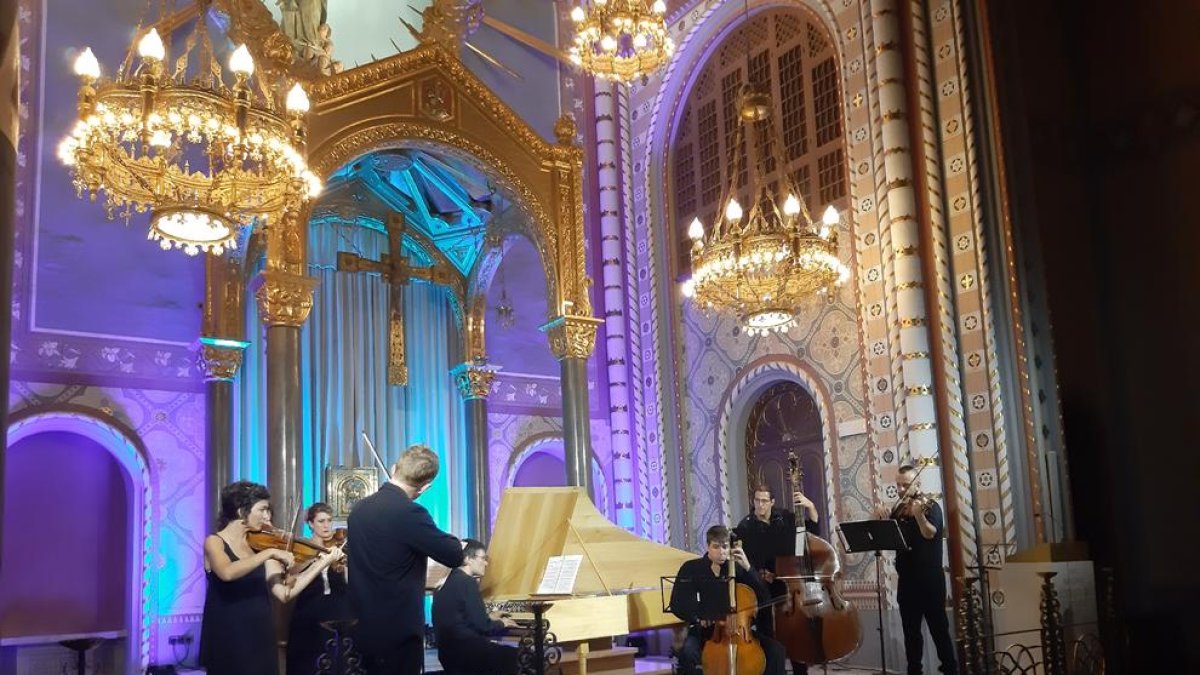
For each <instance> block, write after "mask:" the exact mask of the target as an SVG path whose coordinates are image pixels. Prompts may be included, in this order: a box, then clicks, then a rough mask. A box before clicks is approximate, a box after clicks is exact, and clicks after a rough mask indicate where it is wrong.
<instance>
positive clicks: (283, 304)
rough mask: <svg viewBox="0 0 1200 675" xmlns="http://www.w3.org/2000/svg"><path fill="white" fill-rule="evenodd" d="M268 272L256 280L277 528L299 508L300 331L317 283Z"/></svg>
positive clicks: (301, 474) (301, 429) (301, 431)
mask: <svg viewBox="0 0 1200 675" xmlns="http://www.w3.org/2000/svg"><path fill="white" fill-rule="evenodd" d="M267 255H268V269H266V270H264V271H263V272H262V273H261V274H259V276H258V278H257V279H256V280H255V285H256V286H257V288H256V291H255V296H256V298H257V300H258V311H259V316H261V317H262V320H263V323H265V324H266V326H267V330H266V333H267V488H268V489H270V491H271V499H272V506H273V507H274V509H275V514H276V524H280V523H282V524H284V525H286V524H287V523H288V522H290V521H291V518H292V515H293V514H294V513H295V512H296V510H297V509H298V508H300V506H301V500H302V499H303V494H302V490H303V481H304V465H303V459H304V447H303V443H304V408H303V397H302V396H301V388H300V387H301V384H300V372H301V353H300V326H301V325H303V323H304V321H305V320H306V319H308V314H309V312H311V311H312V303H313V288H314V287H315V286H316V283H317V282H316V279H313V278H311V277H309V276H307V275H303V274H296V273H292V272H290V271H285V270H279V269H275V270H272V269H270V262H269V261H270V256H271V253H270V249H269V248H268V254H267Z"/></svg>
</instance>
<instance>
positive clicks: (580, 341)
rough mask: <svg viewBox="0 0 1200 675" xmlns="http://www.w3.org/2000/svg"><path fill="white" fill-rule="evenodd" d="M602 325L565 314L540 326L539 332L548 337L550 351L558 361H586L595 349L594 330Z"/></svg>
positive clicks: (587, 317) (594, 320) (597, 321)
mask: <svg viewBox="0 0 1200 675" xmlns="http://www.w3.org/2000/svg"><path fill="white" fill-rule="evenodd" d="M602 323H604V322H603V321H602V320H600V319H597V318H594V317H590V316H578V315H573V314H565V315H562V316H558V317H555V318H554V319H553V320H551V321H550V323H547V324H546V325H544V326H542V328H541V331H542V332H543V333H545V334H546V335H548V336H549V337H550V351H552V352H554V357H555V358H557V359H558V360H560V361H561V360H563V359H586V358H587V357H589V356H591V354H592V350H593V349H595V347H596V328H597V327H599V326H600V324H602Z"/></svg>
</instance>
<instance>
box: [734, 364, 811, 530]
mask: <svg viewBox="0 0 1200 675" xmlns="http://www.w3.org/2000/svg"><path fill="white" fill-rule="evenodd" d="M789 452H794V453H796V457H797V458H798V459H799V460H800V468H801V470H802V471H803V472H804V480H803V483H802V486H801V489H802V490H803V491H804V494H805V495H806V496H807V497H808V498H809V499H811V500H812V501H813V503H814V504H816V505H817V511H818V512H819V513H820V514H821V521H822V522H825V516H826V515H827V514H826V513H825V505H826V504H827V503H828V501H827V497H828V489H827V486H826V484H825V446H824V438H823V435H822V433H821V414H820V412H818V411H817V404H816V402H814V401H813V399H812V396H811V395H809V393H808V392H807V391H806V390H805V389H804V387H801V386H800V385H798V384H796V383H795V382H780V383H779V384H774V385H771V387H770V388H768V389H767V390H766V391H765V392H763V393H762V395H761V396H759V398H758V400H757V401H755V402H754V407H753V408H751V410H750V417H749V419H748V420H747V421H746V477H747V482H748V485H747V486H746V487H747V490H746V493H747V494H749V495H751V496H753V490H754V486H755V484H756V483H759V482H764V483H766V484H767V485H770V486H771V487H772V488H773V489H774V495H775V505H776V506H777V507H779V508H785V509H791V508H792V507H791V485H790V483H789V482H788V453H789Z"/></svg>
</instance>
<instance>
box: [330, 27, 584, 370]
mask: <svg viewBox="0 0 1200 675" xmlns="http://www.w3.org/2000/svg"><path fill="white" fill-rule="evenodd" d="M311 96H312V101H313V107H312V112H311V113H310V114H309V120H308V124H309V126H308V134H309V136H308V138H309V165H310V166H311V167H312V168H313V170H314V172H316V173H317V174H318V175H320V176H322V177H326V178H327V177H328V176H329V175H330V174H332V172H334V171H336V170H337V169H338V168H340V167H341V166H343V165H345V164H346V163H348V162H350V161H352V160H353V159H355V158H357V157H360V156H362V155H365V154H367V153H370V152H373V151H376V150H381V149H387V148H397V147H417V148H425V149H431V150H434V151H437V152H448V153H450V154H453V155H455V156H456V157H459V158H461V159H464V160H466V161H469V162H472V163H474V164H476V165H477V166H478V167H479V168H480V169H481V170H482V171H483V172H484V173H486V174H487V175H488V176H489V177H491V178H492V180H493V181H495V182H496V184H497V185H498V186H499V187H500V189H501V190H503V191H504V192H505V193H506V195H507V196H508V197H509V198H511V199H512V201H513V202H514V203H515V204H516V205H517V206H518V208H520V209H521V211H522V212H523V213H524V215H525V218H512V219H508V220H509V222H508V223H506V224H505V225H504V227H505V228H506V229H510V228H511V229H515V230H516V231H517V232H519V233H520V234H522V235H524V236H526V237H528V238H529V240H530V241H531V242H532V243H533V244H534V246H535V247H536V248H537V250H538V253H539V254H540V256H541V260H542V267H543V271H544V272H545V275H546V293H547V305H548V307H549V308H550V315H549V316H548V317H547V321H548V322H549V323H551V324H554V327H552V328H551V329H550V331H549V332H550V335H551V348H552V349H553V350H554V351H555V354H556V355H557V356H559V357H560V358H562V357H564V356H584V357H586V356H587V354H589V353H590V352H591V350H592V348H593V346H594V340H595V324H594V323H591V322H592V321H593V318H592V306H591V300H590V297H589V292H590V285H591V280H590V279H589V278H588V276H587V269H586V260H585V258H584V252H583V151H582V150H581V149H580V148H579V147H578V146H576V145H575V141H574V137H575V124H574V122H573V121H572V120H571V119H570V118H569V117H564V118H562V119H560V120H559V122H558V124H557V125H556V127H555V133H556V135H557V136H558V139H557V143H550V142H547V141H546V140H544V139H542V138H541V137H540V136H539V135H538V134H537V133H536V132H535V131H534V130H533V129H532V128H530V127H529V125H528V124H526V123H525V121H524V120H523V119H521V118H520V117H519V116H518V115H517V114H516V113H515V112H514V111H513V110H512V109H511V108H509V107H508V106H507V105H506V104H505V103H504V102H503V101H501V100H500V99H499V98H498V97H497V96H496V95H495V94H494V93H492V91H491V90H490V89H488V88H487V87H486V86H485V85H484V84H483V83H482V82H480V81H479V80H478V79H477V78H476V77H475V76H474V74H472V73H471V72H470V71H469V70H467V68H466V67H464V66H463V65H462V63H461V62H460V61H459V60H458V59H457V58H456V57H455V56H453V55H452V54H450V53H449V52H447V51H446V50H445V49H443V48H442V47H440V46H438V45H436V44H428V45H424V46H421V47H418V48H417V49H414V50H412V51H408V52H404V53H402V54H397V55H395V56H393V57H391V58H389V59H385V60H383V61H377V62H375V63H372V64H370V65H367V66H364V67H361V68H355V69H354V70H351V71H347V72H344V73H341V74H339V75H335V76H333V77H330V78H328V79H325V80H322V81H321V82H319V83H318V84H316V85H314V86H313V87H312V91H311ZM500 234H501V233H499V232H496V233H489V240H490V242H491V244H490V246H494V245H495V242H496V240H497V238H498V235H500ZM492 235H497V236H492ZM486 246H489V244H487V243H485V247H486ZM480 269H481V266H479V265H477V266H476V269H475V270H473V271H472V276H473V277H474V276H475V275H477V274H479V270H480ZM468 288H469V289H470V290H469V297H467V298H466V303H465V310H466V314H467V316H466V317H465V319H466V320H465V323H466V328H467V330H466V331H465V333H466V335H465V343H466V348H467V354H466V357H467V358H468V359H473V358H476V357H480V356H483V351H482V350H483V325H484V321H485V313H484V308H485V303H484V302H480V301H479V300H478V295H479V294H480V293H486V289H487V285H486V284H478V283H475V282H474V279H471V280H468ZM587 326H590V329H589V328H587ZM558 328H562V330H557V329H558ZM581 332H582V333H586V334H588V335H581ZM589 335H590V337H589ZM585 342H586V344H587V346H586V352H585V353H583V354H582V355H581V354H579V352H580V351H581V350H582V349H583V345H584V343H585ZM560 352H562V353H560Z"/></svg>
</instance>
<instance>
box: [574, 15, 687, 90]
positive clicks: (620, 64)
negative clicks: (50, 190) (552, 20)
mask: <svg viewBox="0 0 1200 675" xmlns="http://www.w3.org/2000/svg"><path fill="white" fill-rule="evenodd" d="M666 14H667V5H666V3H665V2H664V0H654V2H653V3H651V2H648V1H647V0H585V2H584V3H583V4H581V5H578V6H576V7H575V8H574V9H573V10H571V19H572V20H573V21H574V22H575V44H574V45H573V46H572V47H571V48H570V51H569V53H568V55H569V57H570V59H571V62H572V63H574V64H575V65H577V66H579V67H581V68H583V69H584V70H586V71H587V72H589V73H591V74H592V75H594V76H596V77H599V78H604V79H610V80H615V81H617V82H623V83H627V82H632V81H634V80H636V79H640V78H642V77H645V76H647V75H649V74H650V73H652V72H654V71H655V70H657V69H658V68H660V67H662V66H663V65H665V64H666V63H667V61H669V60H670V58H671V55H672V54H674V53H675V42H674V41H673V40H672V39H671V37H670V36H669V35H668V34H667V21H666Z"/></svg>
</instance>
